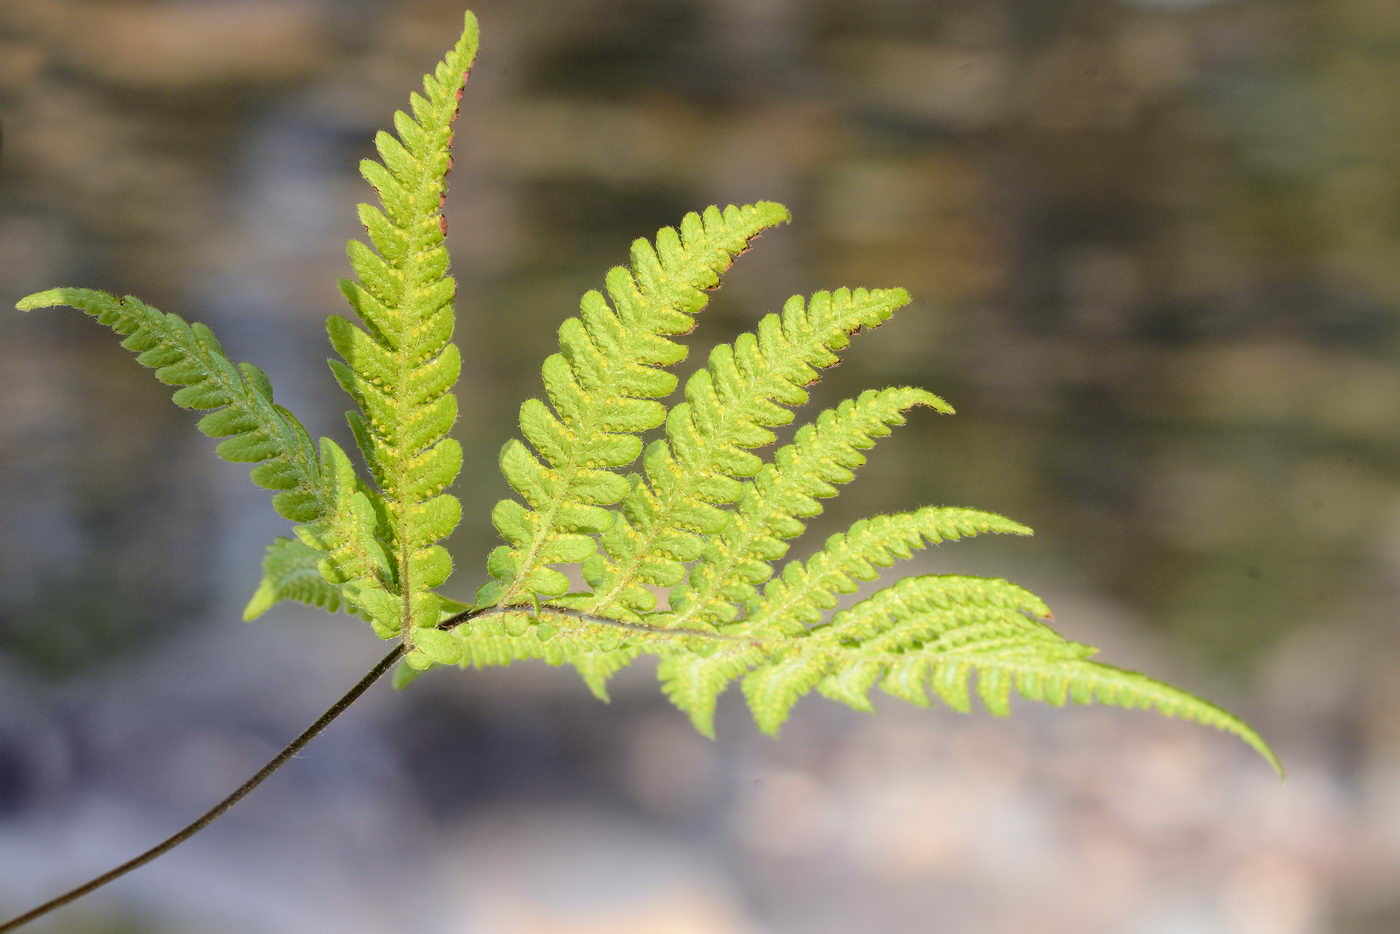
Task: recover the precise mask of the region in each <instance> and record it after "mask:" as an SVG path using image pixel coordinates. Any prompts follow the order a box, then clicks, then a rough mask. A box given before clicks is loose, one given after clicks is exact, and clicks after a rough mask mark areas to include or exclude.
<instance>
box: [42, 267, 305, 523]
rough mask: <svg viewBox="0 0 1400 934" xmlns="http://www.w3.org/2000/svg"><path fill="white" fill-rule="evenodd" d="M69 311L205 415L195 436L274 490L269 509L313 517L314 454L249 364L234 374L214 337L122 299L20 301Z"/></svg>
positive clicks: (81, 292)
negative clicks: (117, 339) (109, 336)
mask: <svg viewBox="0 0 1400 934" xmlns="http://www.w3.org/2000/svg"><path fill="white" fill-rule="evenodd" d="M60 305H61V306H66V307H69V308H75V309H77V310H78V311H81V312H83V313H85V314H88V315H91V316H92V317H94V318H96V319H97V320H98V321H99V322H100V323H102V324H105V325H106V326H107V327H109V328H111V329H112V330H113V331H115V332H117V333H118V334H121V335H123V336H124V337H125V340H123V341H122V346H123V347H125V348H126V349H127V350H130V351H133V352H135V353H136V354H137V357H136V361H137V362H138V363H140V364H141V365H142V366H147V367H152V368H154V369H155V376H156V379H158V380H160V381H161V382H162V383H166V384H167V385H171V386H177V387H180V388H179V389H177V390H176V392H175V394H174V396H173V399H174V401H175V404H176V405H179V406H180V407H182V408H186V409H193V410H196V411H206V412H208V413H209V414H207V415H205V416H204V417H203V418H201V419H200V420H199V430H200V431H202V432H204V433H205V434H206V435H209V436H210V437H213V438H222V439H223V440H222V441H220V442H219V444H218V445H217V447H216V448H215V451H216V452H217V453H218V455H219V456H220V457H222V458H223V459H224V460H228V461H233V462H235V463H251V464H256V465H257V466H255V467H253V468H252V472H251V477H252V479H253V482H254V483H256V484H258V485H259V486H261V487H264V488H265V489H269V490H275V491H276V494H275V495H274V496H273V498H272V504H273V506H274V507H275V508H276V509H277V511H278V512H279V513H281V514H282V515H283V516H285V517H286V518H288V519H291V520H292V521H294V522H306V521H309V520H311V519H315V518H316V517H318V516H319V515H320V514H321V512H322V510H323V507H324V501H325V496H326V491H325V488H324V485H323V484H322V482H321V477H320V467H319V463H318V461H317V458H316V448H315V447H314V446H313V445H312V443H311V438H310V436H309V435H308V434H307V432H306V429H305V428H303V427H302V425H301V423H300V422H299V421H297V420H296V418H295V417H294V416H293V415H292V413H290V412H288V411H287V410H286V409H284V408H282V407H281V406H280V405H277V404H276V403H275V402H273V399H272V386H271V384H270V383H269V382H268V380H267V376H266V375H265V374H264V373H263V372H262V371H261V370H259V369H258V368H257V367H255V366H253V365H252V364H251V363H242V364H239V365H237V366H235V365H234V364H233V362H232V361H231V360H229V358H228V357H227V356H226V355H225V354H224V351H223V348H222V347H221V346H220V345H219V341H218V339H217V338H216V337H215V336H214V333H213V332H212V331H210V330H209V328H208V327H206V326H205V325H203V324H199V323H195V324H190V323H189V322H187V321H185V320H184V319H183V318H181V317H180V316H178V315H173V314H166V313H164V312H161V311H158V310H156V309H155V308H152V307H151V306H149V305H147V304H145V303H144V302H142V301H140V300H139V299H136V298H133V297H131V296H127V297H125V298H117V297H116V296H114V295H111V294H109V293H107V292H99V291H97V290H95V289H73V288H58V289H49V290H47V291H45V292H37V293H35V294H34V295H30V296H27V297H26V298H23V299H21V300H20V301H19V303H18V304H17V305H16V307H17V308H19V309H20V310H21V311H30V310H33V309H35V308H51V307H56V306H60Z"/></svg>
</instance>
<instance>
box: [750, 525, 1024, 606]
mask: <svg viewBox="0 0 1400 934" xmlns="http://www.w3.org/2000/svg"><path fill="white" fill-rule="evenodd" d="M986 532H1000V533H1003V534H1010V535H1030V534H1031V530H1030V529H1028V528H1026V527H1025V526H1024V525H1021V524H1020V523H1019V522H1013V521H1012V520H1010V519H1008V518H1006V517H1005V516H999V515H997V514H995V513H990V512H982V511H980V510H976V509H962V508H958V507H947V506H943V507H940V506H925V507H924V508H923V509H919V510H916V511H914V512H901V513H895V514H893V515H886V516H872V517H871V518H869V519H861V520H860V521H858V522H856V523H855V524H854V525H852V526H851V527H850V528H849V529H848V530H847V531H845V532H838V533H836V534H835V535H832V536H831V537H830V538H828V539H827V540H826V544H825V545H824V546H823V547H822V549H821V550H820V551H818V552H817V553H816V554H814V555H812V556H811V557H810V558H808V559H806V560H805V561H789V562H788V563H787V564H786V565H784V566H783V570H782V573H781V574H780V575H779V576H778V577H776V578H774V579H773V580H771V581H769V582H768V583H767V584H766V585H764V589H763V597H762V599H761V600H758V599H750V600H749V605H748V609H749V616H750V622H751V623H752V624H753V625H754V626H768V625H772V626H775V627H779V628H787V629H790V630H793V631H797V630H798V628H800V627H805V626H811V625H814V624H816V623H818V622H820V621H821V619H822V617H823V615H824V614H825V611H827V610H830V609H832V608H833V607H835V606H836V603H837V600H838V597H839V595H841V594H849V593H854V592H855V591H856V590H857V589H858V588H859V587H860V582H862V581H871V580H874V579H875V578H876V576H878V574H879V570H878V569H879V568H884V567H889V566H890V565H892V564H894V562H895V560H896V559H907V558H910V557H912V555H913V553H914V551H915V550H916V549H920V548H923V547H924V546H925V545H936V544H938V543H940V542H949V541H956V540H958V539H960V538H970V537H971V536H973V535H981V534H983V533H986Z"/></svg>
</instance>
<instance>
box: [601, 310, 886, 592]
mask: <svg viewBox="0 0 1400 934" xmlns="http://www.w3.org/2000/svg"><path fill="white" fill-rule="evenodd" d="M908 301H909V293H907V292H905V291H904V290H903V289H886V290H876V291H866V290H865V289H858V290H856V291H854V292H852V291H850V290H849V289H841V290H840V291H837V292H835V293H829V292H819V293H817V294H816V295H814V296H812V298H811V300H810V301H803V299H802V298H801V297H800V296H796V297H794V298H792V299H790V300H789V301H788V302H787V304H786V305H785V306H784V308H783V312H782V314H781V315H768V316H767V317H765V318H764V319H763V320H762V321H761V322H760V323H759V326H758V329H757V331H756V332H755V333H750V334H744V335H742V336H741V337H740V338H739V339H738V340H737V341H735V342H734V343H733V344H732V345H731V344H723V345H720V346H719V347H716V348H715V349H714V350H713V351H712V352H711V353H710V359H709V363H708V365H707V366H706V367H704V368H703V369H701V370H699V371H698V372H696V373H695V375H693V376H692V377H691V378H690V379H689V380H688V381H687V382H686V387H685V400H686V401H684V402H682V403H681V404H679V405H677V406H675V407H674V408H673V409H672V410H671V411H670V413H669V414H668V415H667V417H666V440H665V441H655V442H653V443H652V444H651V446H650V447H649V448H648V450H647V453H646V457H645V459H644V468H645V472H646V480H645V481H644V482H642V481H640V480H639V481H638V482H636V483H634V485H633V487H632V491H631V493H629V494H628V496H627V498H626V499H625V500H624V502H623V509H622V512H621V514H619V515H615V516H614V518H613V522H612V525H611V527H610V528H608V529H607V530H606V531H605V532H604V534H603V537H602V544H603V548H604V552H605V554H606V557H604V555H601V554H600V555H598V556H597V557H596V558H593V559H591V560H590V561H589V563H588V564H585V566H584V568H583V572H584V577H585V578H586V579H587V580H588V582H589V584H590V585H592V587H593V588H594V590H595V591H596V592H597V593H598V597H597V598H596V600H595V601H594V603H593V605H592V607H591V608H590V610H591V612H595V613H606V612H608V611H609V610H611V609H612V608H613V606H614V605H618V606H620V607H621V608H624V609H626V610H633V611H641V612H645V611H649V610H651V609H653V608H654V607H655V605H656V598H655V596H654V595H653V593H652V592H651V591H650V590H649V589H647V587H646V586H645V585H647V584H651V585H657V586H662V587H669V586H672V585H675V584H676V583H678V582H679V581H681V580H682V579H683V578H684V576H685V567H684V565H685V563H686V562H688V561H692V560H694V559H695V558H696V557H698V556H699V555H700V552H701V550H702V548H703V545H704V536H706V535H710V534H714V533H715V532H718V531H719V530H720V529H722V528H724V526H725V525H726V523H727V522H728V521H729V513H728V512H726V511H724V510H723V509H721V508H720V507H722V506H724V505H726V504H729V503H732V502H734V501H736V500H737V499H739V497H740V495H741V494H742V492H743V490H744V484H743V482H742V478H747V477H752V476H753V475H754V474H755V473H757V472H758V469H759V467H760V466H761V465H762V463H763V461H762V460H761V459H760V458H759V457H757V456H756V455H754V454H753V453H751V452H750V449H752V448H757V447H763V446H764V445H767V444H770V443H772V441H773V438H774V435H773V432H772V431H771V430H770V429H771V428H774V427H776V426H779V425H785V424H787V423H789V422H791V421H792V417H793V416H792V412H791V410H790V409H789V408H788V407H789V406H797V405H801V404H803V403H805V402H806V401H807V397H808V396H807V390H806V388H805V387H806V386H808V385H810V384H812V383H813V382H815V381H816V380H817V378H818V376H819V373H818V368H822V367H829V366H833V365H834V364H835V363H836V362H837V356H836V351H838V350H840V349H841V348H843V347H845V346H846V344H847V343H848V342H849V341H850V335H851V334H853V333H855V332H856V331H859V330H861V329H863V328H874V327H877V326H879V325H880V324H881V323H882V322H884V321H885V320H886V319H887V318H888V317H889V316H890V315H891V314H892V313H893V312H894V311H895V310H896V309H898V308H899V307H901V306H903V305H905V304H907V303H908Z"/></svg>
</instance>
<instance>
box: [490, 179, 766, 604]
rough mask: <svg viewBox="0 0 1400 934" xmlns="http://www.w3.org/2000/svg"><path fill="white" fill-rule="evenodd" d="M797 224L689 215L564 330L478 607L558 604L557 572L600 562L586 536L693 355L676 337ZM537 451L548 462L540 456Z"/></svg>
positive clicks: (724, 214) (516, 461)
mask: <svg viewBox="0 0 1400 934" xmlns="http://www.w3.org/2000/svg"><path fill="white" fill-rule="evenodd" d="M787 218H788V213H787V209H786V208H784V207H783V206H782V205H778V204H771V203H767V202H764V203H760V204H755V205H748V206H745V207H733V206H731V207H728V208H725V209H724V210H723V211H720V210H719V209H718V208H713V207H712V208H708V209H707V210H706V211H705V212H704V213H703V214H688V215H686V217H685V218H684V219H683V220H682V221H681V224H680V230H679V232H677V231H676V230H675V229H673V228H670V227H666V228H662V230H660V231H659V232H658V233H657V236H656V243H655V246H653V245H652V244H650V243H648V242H647V241H645V240H637V241H636V242H634V243H633V244H632V257H631V259H632V263H631V268H630V269H627V268H623V267H621V266H618V267H615V268H613V269H612V270H611V271H610V272H609V273H608V275H607V280H606V285H607V297H606V298H604V296H603V294H602V293H601V292H597V291H590V292H588V293H587V294H585V295H584V297H583V301H582V302H581V303H580V314H579V316H578V317H575V318H570V319H568V320H567V321H565V322H564V324H563V326H562V327H561V328H560V329H559V344H560V350H561V352H560V353H557V354H554V355H553V356H551V357H550V358H549V359H547V360H546V361H545V364H544V369H543V375H544V384H545V392H546V394H547V395H548V397H549V405H546V404H545V403H544V402H542V401H540V400H538V399H529V400H527V401H526V402H525V403H524V404H523V405H522V406H521V407H520V429H521V431H522V432H523V433H524V435H525V438H526V439H527V440H528V441H529V442H530V445H531V446H532V447H533V448H534V451H535V452H536V453H531V451H530V450H529V449H528V448H527V447H526V446H525V445H524V444H523V443H522V442H520V441H510V442H508V443H507V444H506V446H505V448H504V449H503V450H502V452H501V470H502V472H503V473H504V474H505V477H506V480H507V481H508V482H509V483H510V485H511V487H512V488H513V489H514V490H515V491H516V492H517V493H519V494H520V496H521V498H522V499H523V500H524V503H523V504H522V503H521V502H518V501H516V500H513V499H507V500H502V501H501V502H500V503H498V504H497V506H496V508H495V510H494V511H493V512H492V516H491V518H492V521H493V522H494V523H495V526H496V529H497V530H498V531H499V532H500V533H501V536H502V538H504V539H505V540H506V541H507V542H508V543H509V544H507V545H502V546H500V547H498V548H497V549H496V550H495V551H493V552H492V554H491V556H490V559H489V561H488V570H489V571H490V573H491V576H492V577H493V578H495V581H494V582H493V583H491V584H488V585H486V586H485V587H484V588H482V590H481V591H480V592H479V593H478V595H477V603H478V604H479V605H503V606H508V605H511V604H514V603H520V602H525V601H529V600H532V599H536V598H540V597H546V598H547V597H556V596H559V595H561V594H563V593H564V592H565V591H566V590H567V589H568V578H566V577H565V576H564V575H563V574H562V573H560V572H559V571H557V570H555V569H553V568H551V567H550V565H553V564H561V563H569V562H578V561H582V560H584V559H585V558H587V557H588V556H589V555H591V554H593V553H594V551H595V550H596V547H597V546H596V544H595V543H594V541H593V540H592V539H591V538H589V537H588V533H595V532H601V531H603V530H605V529H606V528H607V527H608V526H609V525H610V524H611V523H612V521H613V517H612V515H611V513H609V511H608V510H607V509H606V508H604V507H606V506H609V505H611V504H613V503H616V502H617V501H618V500H620V499H622V497H623V496H624V495H625V494H626V493H627V491H628V482H627V480H626V479H625V478H623V477H621V476H619V475H618V474H616V473H614V472H613V468H617V467H623V466H626V465H627V464H629V463H631V462H632V461H633V460H635V459H636V457H637V455H638V454H639V453H640V452H641V441H640V440H639V439H638V437H637V435H639V434H640V433H641V432H643V431H647V430H648V429H652V428H656V427H657V426H659V425H660V424H661V423H662V420H663V418H664V417H665V411H666V410H665V408H664V407H663V406H662V405H661V404H660V403H658V402H656V401H654V400H655V399H658V398H661V397H663V396H666V395H669V394H670V392H671V391H672V389H673V388H674V387H675V382H676V381H675V377H674V376H672V375H671V374H670V373H667V372H666V371H665V370H664V369H661V368H662V367H667V366H671V365H674V364H676V363H678V362H680V361H681V360H683V359H684V358H685V349H684V348H683V347H681V346H680V345H678V344H676V343H675V342H674V341H672V340H670V337H672V336H674V335H677V334H685V333H688V332H689V331H690V330H691V329H693V328H694V326H695V320H694V317H693V316H694V315H695V314H697V313H698V312H700V311H701V310H702V309H703V308H704V307H705V305H706V303H707V302H708V300H709V299H708V296H707V295H706V293H705V290H707V289H711V288H713V287H714V286H715V285H716V284H717V283H718V282H719V277H720V275H721V274H722V273H723V272H724V271H725V270H727V269H728V268H729V266H730V264H731V263H732V262H733V257H735V256H737V255H738V254H739V253H742V252H743V251H744V250H745V249H747V248H748V244H749V241H750V240H752V239H753V238H754V237H756V236H757V235H758V234H759V233H760V232H762V231H763V230H765V229H767V228H769V227H772V226H774V225H776V224H779V223H781V222H783V221H785V220H787ZM536 454H537V455H538V456H536Z"/></svg>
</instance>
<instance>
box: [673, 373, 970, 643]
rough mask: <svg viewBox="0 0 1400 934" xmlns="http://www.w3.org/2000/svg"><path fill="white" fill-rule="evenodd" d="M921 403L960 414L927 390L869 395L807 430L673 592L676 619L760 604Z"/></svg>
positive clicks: (728, 616) (759, 480)
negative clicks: (828, 508) (803, 542)
mask: <svg viewBox="0 0 1400 934" xmlns="http://www.w3.org/2000/svg"><path fill="white" fill-rule="evenodd" d="M918 405H924V406H928V407H930V408H933V409H935V410H936V411H940V412H951V411H952V408H951V407H950V406H949V405H948V404H947V403H946V402H944V401H943V400H942V399H940V398H938V397H937V396H935V395H934V394H933V393H930V392H926V391H924V390H922V389H914V388H910V387H896V388H892V389H884V390H880V391H878V392H877V391H875V390H867V391H866V392H864V393H862V394H861V396H860V398H858V399H853V400H847V401H846V402H843V403H842V404H841V405H840V406H839V407H837V408H835V409H829V410H827V411H825V412H823V413H821V415H819V416H818V417H817V419H816V421H815V422H814V423H812V424H810V425H804V426H803V427H802V428H800V429H799V430H798V432H797V435H796V436H795V437H794V439H793V442H792V443H791V444H789V445H786V446H785V447H783V448H780V449H779V450H778V451H777V453H776V454H775V455H774V457H773V462H772V463H771V464H767V465H765V466H764V467H763V469H762V470H760V471H759V472H758V474H757V476H756V477H754V479H753V481H752V482H751V483H749V484H748V485H747V488H746V489H745V490H744V492H743V497H742V499H741V500H740V502H739V505H738V508H737V509H736V510H735V512H734V515H733V517H732V519H730V521H729V522H728V523H727V524H726V525H725V526H724V528H723V529H722V530H721V531H720V532H719V534H717V535H715V536H713V537H712V538H711V539H710V541H709V542H708V543H707V544H706V545H705V548H704V551H703V552H702V553H701V555H700V559H699V561H697V562H696V563H695V566H694V567H693V568H692V570H691V573H690V580H689V581H688V582H686V583H685V584H683V585H681V586H678V587H677V588H675V589H674V590H672V591H671V606H672V608H673V610H674V611H675V612H674V613H673V615H672V616H671V617H670V618H669V620H668V622H670V623H671V624H672V625H676V626H687V625H694V624H695V623H696V622H701V623H718V622H728V621H730V620H732V619H734V618H735V617H736V616H737V615H738V614H739V607H738V606H737V605H736V604H747V603H749V602H751V601H752V600H754V598H755V597H756V596H757V589H756V588H757V587H758V586H759V585H761V584H762V583H763V582H765V581H766V580H768V578H769V577H771V576H772V574H773V567H772V563H771V562H773V561H776V560H779V559H781V558H782V557H783V556H784V555H786V554H787V548H788V546H787V543H786V541H785V539H789V538H795V537H796V536H798V535H801V534H802V532H803V531H804V530H805V529H806V523H805V522H804V521H803V520H805V519H808V518H810V517H812V516H815V515H817V514H818V513H820V512H821V511H822V505H821V502H820V500H821V499H824V498H827V497H831V496H835V495H836V493H837V484H841V483H848V482H850V481H851V480H852V479H854V477H855V470H856V469H857V468H858V467H860V466H861V465H862V464H864V463H865V456H864V455H863V454H862V453H861V452H862V451H863V450H867V449H869V448H870V447H872V446H873V445H874V444H875V440H876V439H877V438H881V437H884V436H885V435H888V434H889V433H890V429H891V427H892V426H895V425H902V424H903V423H904V414H903V413H904V412H905V411H906V410H908V409H910V408H913V407H914V406H918Z"/></svg>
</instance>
